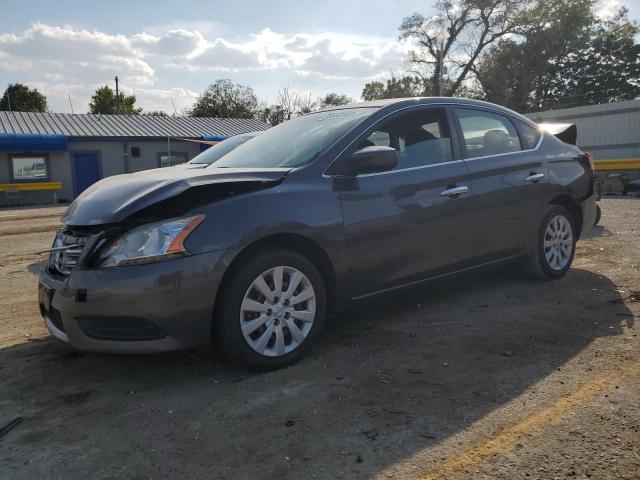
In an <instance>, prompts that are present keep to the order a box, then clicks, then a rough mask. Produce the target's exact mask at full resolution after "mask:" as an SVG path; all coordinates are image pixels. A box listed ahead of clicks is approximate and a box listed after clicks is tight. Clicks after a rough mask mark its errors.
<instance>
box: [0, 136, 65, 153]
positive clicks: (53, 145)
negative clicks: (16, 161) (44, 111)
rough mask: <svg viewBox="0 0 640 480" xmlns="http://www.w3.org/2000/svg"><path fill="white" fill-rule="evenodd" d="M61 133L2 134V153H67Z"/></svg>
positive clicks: (0, 147)
mask: <svg viewBox="0 0 640 480" xmlns="http://www.w3.org/2000/svg"><path fill="white" fill-rule="evenodd" d="M66 151H67V137H66V136H64V135H63V134H61V133H0V152H66Z"/></svg>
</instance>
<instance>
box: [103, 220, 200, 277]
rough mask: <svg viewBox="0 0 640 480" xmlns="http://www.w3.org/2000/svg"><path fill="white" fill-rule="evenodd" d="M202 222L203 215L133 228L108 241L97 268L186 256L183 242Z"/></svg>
mask: <svg viewBox="0 0 640 480" xmlns="http://www.w3.org/2000/svg"><path fill="white" fill-rule="evenodd" d="M203 220H204V215H195V216H192V217H184V218H174V219H171V220H166V221H163V222H158V223H152V224H149V225H143V226H142V227H137V228H134V229H133V230H130V231H128V232H126V233H124V234H123V235H122V236H120V237H118V238H116V239H115V240H112V241H110V242H108V243H107V244H106V245H105V246H104V247H103V248H102V249H101V251H100V253H99V255H98V258H97V260H96V266H98V267H117V266H122V265H139V264H142V263H152V262H157V261H160V260H164V259H167V258H171V257H173V256H176V255H181V254H184V253H185V252H186V251H187V249H186V248H185V247H184V245H183V242H184V241H185V240H186V238H187V237H188V236H189V234H190V233H191V232H192V231H193V230H194V229H195V228H196V227H197V226H198V225H200V223H201V222H202V221H203Z"/></svg>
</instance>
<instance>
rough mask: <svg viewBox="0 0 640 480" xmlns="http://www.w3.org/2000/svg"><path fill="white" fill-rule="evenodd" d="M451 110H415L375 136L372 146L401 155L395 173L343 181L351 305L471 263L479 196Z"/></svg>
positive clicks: (361, 142) (339, 182)
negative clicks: (458, 145)
mask: <svg viewBox="0 0 640 480" xmlns="http://www.w3.org/2000/svg"><path fill="white" fill-rule="evenodd" d="M452 133H453V124H452V123H451V121H450V117H449V116H448V112H447V110H446V109H445V108H443V107H439V108H413V109H410V110H409V111H405V112H402V113H398V114H396V115H394V116H392V117H390V118H388V119H386V120H382V121H381V122H380V123H379V124H377V125H376V126H374V127H372V128H371V129H369V130H368V131H367V132H366V133H365V134H364V135H362V136H361V137H360V138H359V139H358V140H357V141H356V142H354V144H352V147H351V148H350V149H348V150H347V152H346V156H347V158H348V156H349V155H350V154H351V153H353V152H355V151H356V150H358V149H359V148H363V147H366V146H371V145H384V146H390V147H393V148H395V149H397V150H398V157H399V162H398V165H397V166H396V167H395V168H394V169H393V170H390V171H386V172H379V173H368V174H363V175H358V176H355V177H352V178H349V177H336V178H335V180H334V181H335V186H336V188H337V189H338V190H339V191H340V202H341V206H342V213H343V219H344V228H345V235H346V237H345V238H346V249H347V255H348V262H349V272H350V276H351V280H352V281H351V285H352V287H353V288H352V292H351V296H352V297H359V296H364V295H366V294H369V293H373V292H376V291H379V290H384V289H388V288H393V287H395V286H399V285H402V284H405V283H409V282H412V281H416V280H420V279H422V278H424V277H425V276H427V275H428V274H429V273H428V272H440V271H443V270H446V269H448V268H454V267H452V265H455V264H459V263H460V262H463V261H465V260H467V259H468V258H470V256H471V255H472V252H473V249H472V245H473V241H472V222H473V213H472V200H471V197H472V192H471V187H470V182H469V176H468V170H467V167H466V165H465V163H464V161H462V160H461V159H460V157H459V152H458V150H457V148H455V149H454V141H453V139H452Z"/></svg>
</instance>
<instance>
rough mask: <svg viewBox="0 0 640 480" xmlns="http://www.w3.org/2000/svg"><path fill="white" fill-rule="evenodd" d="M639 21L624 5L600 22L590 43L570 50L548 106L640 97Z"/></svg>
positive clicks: (552, 84) (587, 103)
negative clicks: (635, 20) (634, 20)
mask: <svg viewBox="0 0 640 480" xmlns="http://www.w3.org/2000/svg"><path fill="white" fill-rule="evenodd" d="M639 35H640V26H639V25H638V23H636V22H633V21H630V20H629V16H628V10H627V9H626V8H622V9H620V10H619V11H618V13H617V14H616V15H614V16H613V17H612V18H610V19H605V20H600V21H598V22H597V24H596V26H595V28H594V30H593V33H592V36H591V38H590V39H589V41H588V43H587V45H585V47H584V48H582V49H581V50H579V51H577V52H571V53H569V54H568V55H567V56H566V57H565V58H564V59H563V61H562V62H561V63H560V67H561V69H560V71H559V72H557V75H556V76H555V77H554V79H553V81H552V82H551V85H550V88H549V96H553V98H552V99H548V101H547V105H546V106H547V107H551V108H558V107H562V106H573V105H592V104H598V103H608V102H615V101H620V100H630V99H634V98H638V97H640V43H637V42H636V40H635V39H636V38H638V36H639Z"/></svg>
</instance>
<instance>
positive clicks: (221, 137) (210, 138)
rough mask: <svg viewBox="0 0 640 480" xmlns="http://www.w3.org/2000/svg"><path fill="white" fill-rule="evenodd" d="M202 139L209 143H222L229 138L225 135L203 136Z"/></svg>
mask: <svg viewBox="0 0 640 480" xmlns="http://www.w3.org/2000/svg"><path fill="white" fill-rule="evenodd" d="M201 138H202V140H207V141H209V142H221V141H222V140H226V139H227V138H229V137H228V136H224V135H202V137H201Z"/></svg>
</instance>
